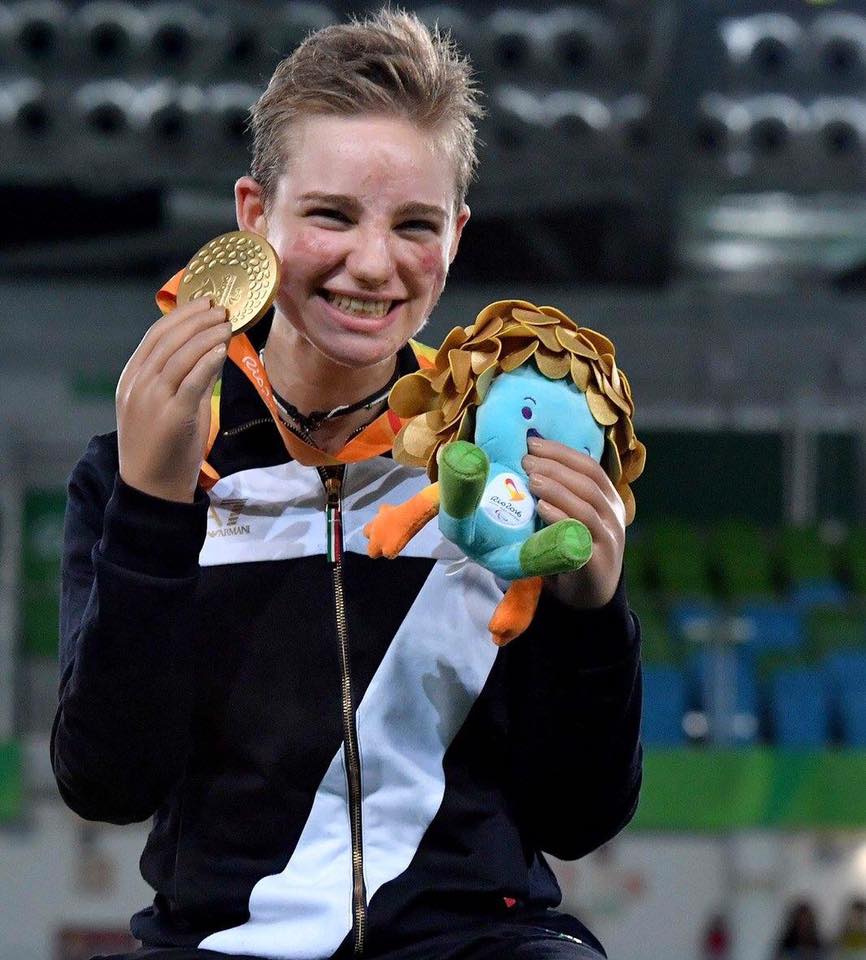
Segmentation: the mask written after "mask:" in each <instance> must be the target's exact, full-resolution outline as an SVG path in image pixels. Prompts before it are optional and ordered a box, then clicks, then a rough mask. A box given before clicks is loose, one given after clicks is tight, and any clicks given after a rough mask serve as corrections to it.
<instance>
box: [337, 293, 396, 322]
mask: <svg viewBox="0 0 866 960" xmlns="http://www.w3.org/2000/svg"><path fill="white" fill-rule="evenodd" d="M328 303H330V304H331V306H332V307H336V308H337V309H338V310H341V311H342V312H343V313H351V314H353V315H354V316H356V317H384V316H385V314H386V313H387V312H388V311H389V310H390V309H391V303H392V301H391V300H356V299H355V298H354V297H345V296H343V295H342V294H336V295H335V294H331V293H329V294H328Z"/></svg>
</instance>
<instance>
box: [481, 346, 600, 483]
mask: <svg viewBox="0 0 866 960" xmlns="http://www.w3.org/2000/svg"><path fill="white" fill-rule="evenodd" d="M531 436H538V437H542V438H544V439H547V440H556V441H558V442H559V443H564V444H565V445H566V446H568V447H571V448H572V449H573V450H579V451H580V452H581V453H588V454H589V455H590V456H591V457H593V458H594V459H595V460H601V455H602V452H603V451H604V428H603V427H602V426H601V425H600V424H598V423H596V421H595V419H594V418H593V416H592V413H590V410H589V405H588V404H587V402H586V394H584V393H582V392H581V391H580V390H579V389H578V388H577V387H576V386H575V385H574V384H573V383H572V382H571V381H570V380H569V379H563V380H550V379H548V378H547V377H545V376H543V375H542V374H541V373H539V372H538V370H536V369H535V365H534V364H533V363H532V362H531V361H530V362H527V363H524V364H523V365H522V366H520V367H518V368H517V369H516V370H512V371H511V372H510V373H500V374H499V376H497V377H495V378H494V380H493V383H492V384H491V386H490V390H489V391H488V393H487V395H486V396H485V398H484V402H483V403H482V404H481V405H480V406H479V407H478V411H477V413H476V419H475V436H474V440H475V443H476V444H478V446H479V447H481V449H482V450H484V452H485V453H486V454H487V456H488V457H490V459H491V460H492V461H494V462H496V463H500V464H502V465H503V466H507V467H510V468H511V469H512V470H514V471H516V472H519V473H521V474H523V473H524V471H523V468H522V466H521V463H520V461H521V460H522V459H523V457H524V456H525V455H526V453H527V447H526V442H527V439H528V438H529V437H531Z"/></svg>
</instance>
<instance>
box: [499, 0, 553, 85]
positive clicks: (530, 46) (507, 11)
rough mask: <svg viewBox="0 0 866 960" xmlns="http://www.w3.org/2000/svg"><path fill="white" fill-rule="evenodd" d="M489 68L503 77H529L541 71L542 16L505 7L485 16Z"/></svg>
mask: <svg viewBox="0 0 866 960" xmlns="http://www.w3.org/2000/svg"><path fill="white" fill-rule="evenodd" d="M486 33H487V35H488V36H489V37H490V47H491V50H490V68H491V71H492V72H494V73H495V74H497V75H499V76H500V77H502V78H503V79H508V80H514V79H515V78H516V77H526V78H529V77H532V76H537V75H538V74H539V73H540V72H543V69H544V66H545V65H544V64H543V62H542V57H541V55H540V49H541V47H542V45H543V42H544V35H543V33H542V30H541V18H540V17H536V16H532V15H531V14H528V13H527V12H526V11H524V10H515V9H512V8H510V7H505V8H503V9H500V10H496V11H494V12H493V13H492V14H491V15H490V16H489V17H488V18H487V24H486Z"/></svg>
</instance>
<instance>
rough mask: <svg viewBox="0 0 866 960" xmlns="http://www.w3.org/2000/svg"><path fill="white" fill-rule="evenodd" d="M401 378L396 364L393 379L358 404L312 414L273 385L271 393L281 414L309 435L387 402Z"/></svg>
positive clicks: (262, 357) (262, 354)
mask: <svg viewBox="0 0 866 960" xmlns="http://www.w3.org/2000/svg"><path fill="white" fill-rule="evenodd" d="M264 352H265V350H264V347H262V349H261V350H260V351H259V359H260V360H261V362H262V366H263V367H264V366H265V358H264ZM399 377H400V364H399V363H395V364H394V372H393V374H391V379H390V380H389V381H388V382H387V383H386V384H385V385H384V386H383V387H379V388H378V389H377V390H374V391H373V393H371V394H370V395H369V396H367V397H364V399H363V400H358V401H357V403H345V404H341V405H340V406H339V407H334V409H333V410H313V412H312V413H301V411H300V410H298V408H297V407H296V406H295V405H294V404H292V403H289V401H288V400H286V399H285V398H284V397H281V396H280V395H279V394H278V393H277V391H276V390H274V388H273V385H271V393H272V394H273V395H274V400H275V401H276V404H277V407H279V409H280V412H281V413H283V414H285V416H286V417H288V418H289V419H290V420H292V421H294V422H295V423H296V424H297V425H298V426H299V427H301V429H302V430H303V431H304V432H305V433H307V434H308V435H309V434H311V433H314V432H315V431H316V430H318V429H319V427H321V425H322V424H323V423H325V422H326V421H328V420H335V419H336V418H337V417H345V416H346V415H347V414H349V413H355V411H356V410H372V409H373V407H375V406H376V405H377V404H379V403H381V402H382V401H383V400H385V399H386V398H387V396H388V394H389V393H390V392H391V387H393V386H394V384H395V383H396V382H397V380H398V379H399Z"/></svg>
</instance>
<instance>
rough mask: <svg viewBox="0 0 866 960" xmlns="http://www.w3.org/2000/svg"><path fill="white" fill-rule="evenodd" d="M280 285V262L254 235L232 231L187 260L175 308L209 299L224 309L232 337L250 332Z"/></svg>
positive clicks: (271, 250) (272, 300) (257, 235)
mask: <svg viewBox="0 0 866 960" xmlns="http://www.w3.org/2000/svg"><path fill="white" fill-rule="evenodd" d="M279 283H280V261H279V260H278V259H277V255H276V253H275V252H274V248H273V247H272V246H271V245H270V244H269V243H268V241H267V240H265V238H264V237H261V236H259V234H257V233H250V232H249V231H247V230H234V231H233V232H231V233H223V234H220V236H218V237H214V239H213V240H211V241H210V242H209V243H206V244H205V245H204V246H203V247H202V248H201V250H199V251H198V252H197V253H196V254H195V256H194V257H193V258H192V260H190V262H189V263H188V264H187V266H186V272H185V273H184V275H183V279H182V280H181V282H180V287H179V288H178V291H177V302H178V305H180V304H184V303H189V302H190V300H197V299H198V298H199V297H211V298H212V299H213V302H214V305H215V306H221V307H225V308H226V312H227V313H228V319H229V322H230V323H231V325H232V335H233V336H234V334H237V333H243V332H244V331H245V330H249V328H250V327H251V326H253V324H255V323H258V321H259V320H261V319H262V317H263V316H264V315H265V314H266V313H267V312H268V310H269V309H270V306H271V304H272V303H273V302H274V297H275V296H276V295H277V287H278V286H279Z"/></svg>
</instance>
